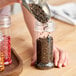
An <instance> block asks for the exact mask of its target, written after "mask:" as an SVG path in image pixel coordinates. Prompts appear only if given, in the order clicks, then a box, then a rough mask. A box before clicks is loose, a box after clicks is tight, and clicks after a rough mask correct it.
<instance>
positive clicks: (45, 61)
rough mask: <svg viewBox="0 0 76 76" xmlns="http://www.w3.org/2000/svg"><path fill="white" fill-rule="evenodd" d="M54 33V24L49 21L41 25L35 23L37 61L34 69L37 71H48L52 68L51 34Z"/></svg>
mask: <svg viewBox="0 0 76 76" xmlns="http://www.w3.org/2000/svg"><path fill="white" fill-rule="evenodd" d="M53 31H54V24H53V22H52V21H51V20H49V21H48V22H47V23H45V24H43V23H40V22H38V21H37V22H36V24H35V37H36V38H35V39H36V51H37V61H36V67H37V68H39V69H49V68H52V67H54V64H53V37H52V36H51V33H52V32H53Z"/></svg>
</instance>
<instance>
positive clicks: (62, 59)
mask: <svg viewBox="0 0 76 76" xmlns="http://www.w3.org/2000/svg"><path fill="white" fill-rule="evenodd" d="M53 57H54V64H55V66H56V67H58V68H61V67H65V66H67V65H68V55H67V53H66V52H64V51H63V50H61V49H59V48H57V47H56V46H54V48H53ZM35 61H36V51H34V55H33V57H32V63H31V65H34V63H35Z"/></svg>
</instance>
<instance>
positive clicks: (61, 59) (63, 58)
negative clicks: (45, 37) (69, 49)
mask: <svg viewBox="0 0 76 76" xmlns="http://www.w3.org/2000/svg"><path fill="white" fill-rule="evenodd" d="M65 59H66V58H65V52H63V51H60V54H59V61H58V67H59V68H61V67H62V65H63V64H64V61H65Z"/></svg>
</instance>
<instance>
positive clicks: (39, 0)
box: [22, 0, 51, 22]
mask: <svg viewBox="0 0 76 76" xmlns="http://www.w3.org/2000/svg"><path fill="white" fill-rule="evenodd" d="M22 2H23V3H22V4H23V6H24V7H25V8H27V9H28V11H29V12H30V13H31V14H33V12H32V11H31V9H30V7H29V5H30V4H37V5H39V6H40V7H42V10H43V11H44V13H45V14H46V16H47V18H48V20H49V19H50V17H51V15H50V9H49V7H48V4H47V3H46V2H45V0H22ZM33 15H34V14H33ZM34 17H35V15H34ZM35 18H36V17H35ZM37 20H38V19H37ZM39 22H40V21H39Z"/></svg>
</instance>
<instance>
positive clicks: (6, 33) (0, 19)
mask: <svg viewBox="0 0 76 76" xmlns="http://www.w3.org/2000/svg"><path fill="white" fill-rule="evenodd" d="M10 25H11V18H10V17H9V16H4V15H0V51H1V52H3V53H4V64H5V65H8V64H11V63H12V59H11V37H10Z"/></svg>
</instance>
